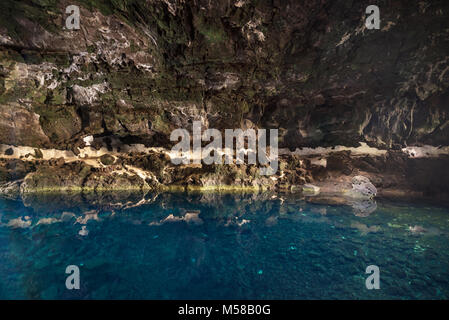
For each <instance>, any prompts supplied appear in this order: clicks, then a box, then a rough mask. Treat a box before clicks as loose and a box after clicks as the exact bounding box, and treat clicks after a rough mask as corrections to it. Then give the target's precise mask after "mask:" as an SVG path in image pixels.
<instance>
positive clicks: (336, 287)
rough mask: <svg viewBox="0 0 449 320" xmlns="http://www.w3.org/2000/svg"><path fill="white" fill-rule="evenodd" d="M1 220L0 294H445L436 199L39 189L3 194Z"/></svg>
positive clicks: (447, 231) (446, 215) (448, 274)
mask: <svg viewBox="0 0 449 320" xmlns="http://www.w3.org/2000/svg"><path fill="white" fill-rule="evenodd" d="M314 202H317V201H314ZM318 202H319V201H318ZM0 222H1V224H0V299H447V298H449V241H448V240H449V208H448V207H444V206H437V205H435V204H429V203H419V202H414V203H411V202H393V201H386V200H384V201H382V200H377V203H375V204H374V207H373V206H370V210H368V211H367V212H361V211H360V204H354V203H353V204H350V205H347V204H346V205H342V204H334V205H329V204H323V203H312V202H310V199H307V198H304V197H300V196H298V195H294V194H292V195H279V194H277V195H276V194H257V195H256V194H239V195H236V194H185V193H162V194H147V195H136V194H119V193H116V194H109V195H101V196H98V195H80V194H75V195H46V196H42V195H41V196H38V195H36V196H29V197H28V198H27V199H24V201H12V200H0ZM83 227H84V228H83ZM68 265H76V266H79V269H80V283H81V287H80V289H79V290H68V289H67V288H66V286H65V281H66V278H67V277H68V276H69V275H68V274H66V273H65V270H66V267H67V266H68ZM369 265H377V266H378V267H379V268H380V289H379V290H368V289H367V288H366V286H365V280H366V278H367V277H368V276H369V275H368V274H366V273H365V271H366V267H367V266H369Z"/></svg>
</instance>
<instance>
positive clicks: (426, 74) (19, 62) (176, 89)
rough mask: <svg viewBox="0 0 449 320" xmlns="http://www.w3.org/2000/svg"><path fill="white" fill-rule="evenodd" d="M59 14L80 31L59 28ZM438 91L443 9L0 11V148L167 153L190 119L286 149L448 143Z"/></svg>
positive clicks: (52, 0)
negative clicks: (87, 140) (370, 13)
mask: <svg viewBox="0 0 449 320" xmlns="http://www.w3.org/2000/svg"><path fill="white" fill-rule="evenodd" d="M71 4H78V5H79V6H80V8H81V29H80V30H76V31H70V30H64V29H63V26H64V21H65V18H66V17H67V16H68V15H67V14H65V8H66V7H67V6H68V5H71ZM370 4H376V5H378V6H379V8H380V18H381V29H380V30H368V29H366V28H365V19H366V16H367V15H366V14H365V8H366V7H367V6H368V5H370ZM448 85H449V2H447V1H444V0H439V1H438V0H436V1H420V2H418V1H406V0H384V1H374V2H373V1H350V0H340V1H324V0H308V1H298V0H296V1H294V0H282V1H281V0H271V1H269V0H229V1H210V0H207V1H206V0H195V1H181V0H161V1H158V0H150V1H143V0H114V1H103V0H78V1H65V0H64V1H56V0H24V1H15V0H2V1H1V3H0V143H3V144H14V145H27V146H33V147H43V148H50V147H56V148H65V149H71V148H73V147H74V146H82V145H83V140H82V138H83V137H85V136H87V135H96V136H107V135H114V136H118V137H121V138H122V139H123V140H124V141H126V142H141V143H144V144H146V145H147V146H168V145H169V144H170V141H169V135H170V132H171V131H172V130H173V129H176V128H179V127H181V128H186V129H191V122H192V121H193V120H201V121H202V123H203V125H204V127H205V128H206V127H212V128H218V129H224V128H238V127H242V128H248V127H259V128H278V129H279V133H280V141H279V146H280V147H288V148H291V149H294V148H296V147H305V146H333V145H346V146H356V145H357V144H358V142H360V141H364V142H367V143H368V144H369V145H371V146H376V147H379V148H393V149H395V148H399V147H403V146H406V145H420V144H430V145H449V143H448V142H449V141H448V140H449V125H448V124H449V115H448V111H449V105H448V102H449V91H448Z"/></svg>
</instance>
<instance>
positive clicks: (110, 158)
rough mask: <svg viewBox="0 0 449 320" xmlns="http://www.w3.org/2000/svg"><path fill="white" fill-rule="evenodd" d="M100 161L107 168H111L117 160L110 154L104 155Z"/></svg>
mask: <svg viewBox="0 0 449 320" xmlns="http://www.w3.org/2000/svg"><path fill="white" fill-rule="evenodd" d="M100 161H101V163H102V164H104V165H105V166H109V165H111V164H114V162H115V158H114V157H113V156H111V155H110V154H104V155H102V156H101V157H100Z"/></svg>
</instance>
